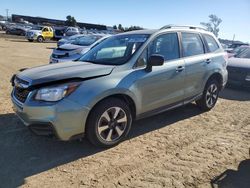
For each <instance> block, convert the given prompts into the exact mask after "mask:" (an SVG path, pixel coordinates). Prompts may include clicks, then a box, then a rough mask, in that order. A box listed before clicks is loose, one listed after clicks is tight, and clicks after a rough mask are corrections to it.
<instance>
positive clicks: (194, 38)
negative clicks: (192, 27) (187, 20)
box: [182, 33, 204, 57]
mask: <svg viewBox="0 0 250 188" xmlns="http://www.w3.org/2000/svg"><path fill="white" fill-rule="evenodd" d="M182 48H183V56H184V57H189V56H194V55H199V54H204V47H203V43H202V41H201V38H200V35H199V34H196V33H182Z"/></svg>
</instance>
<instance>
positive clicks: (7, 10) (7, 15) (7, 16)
mask: <svg viewBox="0 0 250 188" xmlns="http://www.w3.org/2000/svg"><path fill="white" fill-rule="evenodd" d="M6 18H7V21H8V18H9V9H6Z"/></svg>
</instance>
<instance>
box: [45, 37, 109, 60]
mask: <svg viewBox="0 0 250 188" xmlns="http://www.w3.org/2000/svg"><path fill="white" fill-rule="evenodd" d="M109 36H110V35H106V36H103V35H87V36H85V35H83V36H80V37H77V38H76V39H75V40H73V41H71V43H67V44H64V45H61V46H60V47H58V48H57V49H54V50H53V52H52V54H51V56H50V64H52V63H60V62H67V61H75V60H77V59H79V58H80V57H81V56H82V55H84V54H85V53H86V52H88V51H89V50H90V49H91V48H93V47H94V46H96V45H98V44H99V43H101V42H102V41H103V40H105V39H106V38H108V37H109ZM72 37H73V36H72Z"/></svg>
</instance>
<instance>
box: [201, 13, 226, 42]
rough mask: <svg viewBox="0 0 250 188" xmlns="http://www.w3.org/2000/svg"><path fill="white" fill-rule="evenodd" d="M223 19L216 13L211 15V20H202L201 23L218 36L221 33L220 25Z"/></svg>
mask: <svg viewBox="0 0 250 188" xmlns="http://www.w3.org/2000/svg"><path fill="white" fill-rule="evenodd" d="M221 22H222V19H220V18H219V17H217V16H216V15H214V14H211V15H209V22H201V23H200V24H201V25H202V26H204V27H205V28H206V29H207V30H208V31H210V32H212V33H213V34H214V35H215V36H216V37H218V35H219V31H220V29H219V25H220V24H221Z"/></svg>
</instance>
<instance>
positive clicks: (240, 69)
mask: <svg viewBox="0 0 250 188" xmlns="http://www.w3.org/2000/svg"><path fill="white" fill-rule="evenodd" d="M227 70H228V84H229V85H233V86H243V87H249V88H250V47H249V48H247V49H246V50H244V51H242V52H241V53H239V54H237V55H236V56H235V57H232V58H229V60H228V66H227Z"/></svg>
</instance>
